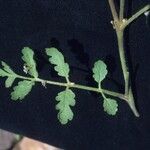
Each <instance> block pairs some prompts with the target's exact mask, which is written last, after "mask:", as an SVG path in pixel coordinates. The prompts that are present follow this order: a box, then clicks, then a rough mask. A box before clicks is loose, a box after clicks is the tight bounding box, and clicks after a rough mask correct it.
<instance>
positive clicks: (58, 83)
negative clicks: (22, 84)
mask: <svg viewBox="0 0 150 150" xmlns="http://www.w3.org/2000/svg"><path fill="white" fill-rule="evenodd" d="M16 78H19V79H25V80H30V81H35V82H40V83H43V82H44V83H45V84H51V85H56V86H62V87H70V88H76V89H81V90H87V91H93V92H97V93H102V92H103V93H105V94H107V95H111V96H113V97H118V98H120V99H122V100H125V101H126V102H127V97H126V95H124V94H121V93H118V92H113V91H109V90H106V89H98V88H95V87H90V86H84V85H79V84H75V83H73V82H69V83H62V82H55V81H50V80H44V79H40V78H30V77H25V76H20V75H17V76H16Z"/></svg>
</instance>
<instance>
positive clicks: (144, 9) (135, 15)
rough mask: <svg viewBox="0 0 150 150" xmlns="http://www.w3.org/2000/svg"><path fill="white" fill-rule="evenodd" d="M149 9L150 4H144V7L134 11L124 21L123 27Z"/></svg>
mask: <svg viewBox="0 0 150 150" xmlns="http://www.w3.org/2000/svg"><path fill="white" fill-rule="evenodd" d="M149 9H150V5H146V6H145V7H144V8H142V9H140V10H139V11H138V12H137V13H135V14H134V15H133V16H132V17H131V18H129V19H128V20H127V21H126V22H125V23H124V25H123V27H124V28H125V27H126V26H128V25H129V24H130V23H131V22H133V21H134V20H135V19H137V18H138V17H139V16H140V15H142V14H143V13H145V12H146V11H148V10H149Z"/></svg>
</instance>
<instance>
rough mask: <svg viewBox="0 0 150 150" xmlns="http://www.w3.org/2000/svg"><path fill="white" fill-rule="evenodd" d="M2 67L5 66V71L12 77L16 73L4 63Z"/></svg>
mask: <svg viewBox="0 0 150 150" xmlns="http://www.w3.org/2000/svg"><path fill="white" fill-rule="evenodd" d="M2 66H3V69H4V70H5V71H6V72H8V73H9V74H11V75H13V74H15V72H14V71H13V70H12V69H11V68H10V67H9V66H8V65H7V64H6V63H5V62H3V61H2Z"/></svg>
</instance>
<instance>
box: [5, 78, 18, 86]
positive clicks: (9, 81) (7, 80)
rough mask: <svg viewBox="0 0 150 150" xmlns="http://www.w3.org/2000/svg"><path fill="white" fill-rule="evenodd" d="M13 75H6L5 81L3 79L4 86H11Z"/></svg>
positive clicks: (13, 79)
mask: <svg viewBox="0 0 150 150" xmlns="http://www.w3.org/2000/svg"><path fill="white" fill-rule="evenodd" d="M15 79H16V78H15V77H13V76H12V77H11V76H10V77H8V78H7V79H6V81H5V87H6V88H9V87H11V86H12V84H13V82H14V81H15Z"/></svg>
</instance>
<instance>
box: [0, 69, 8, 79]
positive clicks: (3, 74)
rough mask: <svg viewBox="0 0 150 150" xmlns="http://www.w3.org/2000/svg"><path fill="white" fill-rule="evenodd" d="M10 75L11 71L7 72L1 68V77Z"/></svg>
mask: <svg viewBox="0 0 150 150" xmlns="http://www.w3.org/2000/svg"><path fill="white" fill-rule="evenodd" d="M6 76H9V73H7V72H5V71H4V70H3V69H0V77H6Z"/></svg>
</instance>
